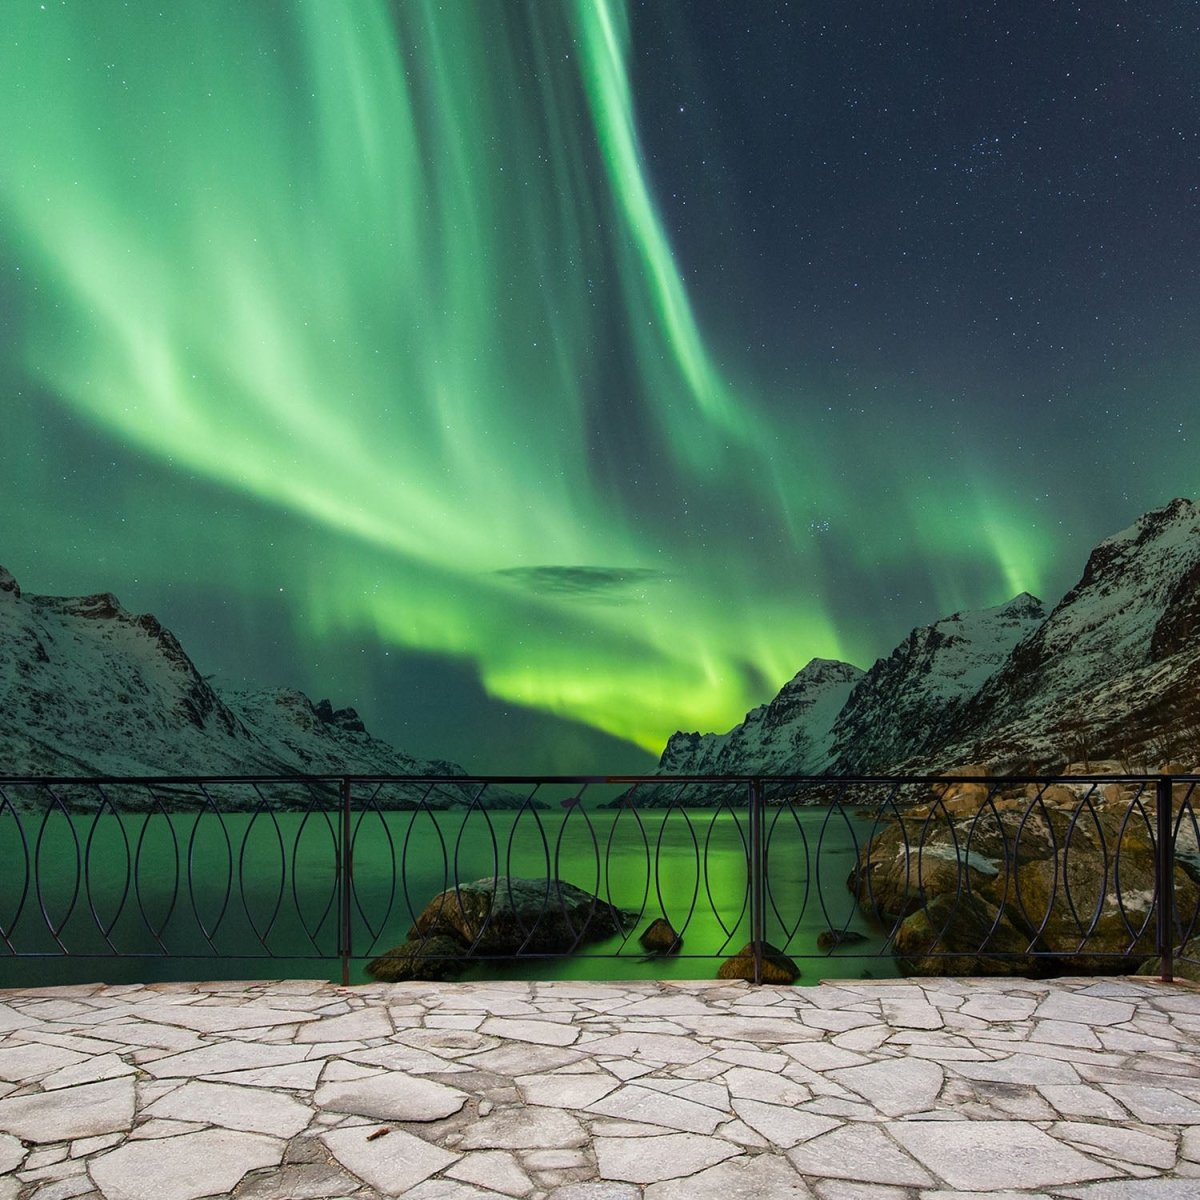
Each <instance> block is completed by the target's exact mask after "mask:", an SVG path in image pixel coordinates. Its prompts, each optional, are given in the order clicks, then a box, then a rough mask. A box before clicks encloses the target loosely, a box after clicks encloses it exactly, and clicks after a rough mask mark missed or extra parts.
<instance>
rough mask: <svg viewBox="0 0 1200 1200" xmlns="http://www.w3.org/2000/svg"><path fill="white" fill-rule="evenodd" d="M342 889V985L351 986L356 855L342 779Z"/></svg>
mask: <svg viewBox="0 0 1200 1200" xmlns="http://www.w3.org/2000/svg"><path fill="white" fill-rule="evenodd" d="M341 799H342V861H341V876H342V889H341V895H340V897H339V899H340V901H341V903H340V905H339V911H338V926H339V929H338V941H339V943H340V947H339V953H340V954H341V958H342V987H349V986H350V954H351V945H350V905H351V900H352V897H353V893H354V855H353V853H352V851H351V842H352V837H351V832H350V780H349V779H345V778H343V779H342V790H341Z"/></svg>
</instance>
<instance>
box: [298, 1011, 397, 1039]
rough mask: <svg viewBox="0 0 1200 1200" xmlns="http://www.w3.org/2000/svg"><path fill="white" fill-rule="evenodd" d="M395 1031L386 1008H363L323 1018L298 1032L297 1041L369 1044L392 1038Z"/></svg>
mask: <svg viewBox="0 0 1200 1200" xmlns="http://www.w3.org/2000/svg"><path fill="white" fill-rule="evenodd" d="M394 1032H395V1030H394V1029H393V1028H392V1023H391V1021H390V1020H388V1015H387V1010H386V1009H384V1008H363V1009H359V1010H358V1011H357V1012H348V1013H345V1014H344V1015H343V1016H340V1017H321V1019H320V1020H319V1021H314V1022H313V1023H312V1024H311V1025H305V1026H304V1027H303V1028H301V1029H298V1030H297V1031H296V1041H297V1042H302V1043H310V1042H369V1041H370V1040H371V1039H372V1038H385V1037H391V1036H392V1034H393V1033H394Z"/></svg>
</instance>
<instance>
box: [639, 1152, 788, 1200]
mask: <svg viewBox="0 0 1200 1200" xmlns="http://www.w3.org/2000/svg"><path fill="white" fill-rule="evenodd" d="M811 1196H812V1192H810V1191H809V1190H808V1187H807V1185H806V1184H805V1182H804V1180H802V1179H801V1178H800V1176H799V1175H797V1174H796V1172H795V1171H793V1170H792V1168H791V1167H790V1166H789V1165H788V1163H787V1161H786V1159H782V1158H778V1157H776V1156H775V1155H772V1154H757V1155H753V1156H750V1155H742V1156H739V1157H738V1158H730V1159H727V1160H726V1161H725V1162H723V1163H718V1164H717V1165H716V1166H715V1167H709V1168H708V1169H707V1170H704V1171H700V1172H698V1173H697V1174H695V1175H693V1176H691V1177H690V1178H689V1179H668V1180H665V1181H664V1182H662V1183H652V1184H651V1185H650V1186H649V1187H648V1188H646V1191H645V1200H810V1198H811Z"/></svg>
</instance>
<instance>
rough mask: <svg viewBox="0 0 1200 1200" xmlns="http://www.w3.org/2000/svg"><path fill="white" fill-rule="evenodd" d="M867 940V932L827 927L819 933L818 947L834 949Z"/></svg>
mask: <svg viewBox="0 0 1200 1200" xmlns="http://www.w3.org/2000/svg"><path fill="white" fill-rule="evenodd" d="M866 940H867V935H866V934H865V933H859V932H858V931H857V930H854V929H825V930H822V931H821V932H820V933H818V934H817V949H818V950H833V949H834V948H835V947H837V946H855V945H857V944H858V943H859V942H865V941H866Z"/></svg>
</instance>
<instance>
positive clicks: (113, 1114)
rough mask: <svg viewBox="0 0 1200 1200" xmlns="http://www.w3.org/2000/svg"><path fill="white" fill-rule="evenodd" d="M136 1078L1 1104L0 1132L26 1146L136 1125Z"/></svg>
mask: <svg viewBox="0 0 1200 1200" xmlns="http://www.w3.org/2000/svg"><path fill="white" fill-rule="evenodd" d="M133 1106H134V1087H133V1077H132V1076H126V1077H125V1078H123V1079H106V1080H104V1081H103V1082H101V1083H85V1084H80V1085H79V1086H78V1087H71V1088H61V1089H59V1090H58V1091H54V1092H38V1093H35V1094H33V1095H29V1096H6V1097H5V1098H4V1099H3V1100H0V1130H2V1131H4V1132H5V1133H12V1134H15V1135H16V1136H17V1137H19V1138H22V1139H23V1140H24V1141H27V1142H66V1141H71V1140H72V1139H74V1138H85V1137H98V1136H99V1135H100V1134H102V1133H116V1132H118V1131H120V1130H125V1129H128V1128H129V1127H130V1126H131V1125H132V1124H133Z"/></svg>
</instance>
